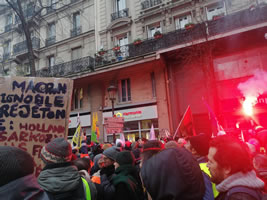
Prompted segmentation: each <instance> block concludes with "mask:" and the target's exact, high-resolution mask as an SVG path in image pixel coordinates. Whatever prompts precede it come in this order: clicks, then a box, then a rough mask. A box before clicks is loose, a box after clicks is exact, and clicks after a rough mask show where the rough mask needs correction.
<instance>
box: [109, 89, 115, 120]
mask: <svg viewBox="0 0 267 200" xmlns="http://www.w3.org/2000/svg"><path fill="white" fill-rule="evenodd" d="M116 93H117V87H116V86H114V85H110V86H109V87H108V96H109V100H110V101H111V105H112V117H113V116H114V101H115V100H116Z"/></svg>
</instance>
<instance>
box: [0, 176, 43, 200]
mask: <svg viewBox="0 0 267 200" xmlns="http://www.w3.org/2000/svg"><path fill="white" fill-rule="evenodd" d="M0 199H3V200H16V199H34V200H48V196H47V195H46V193H45V192H44V191H43V190H42V189H41V187H40V186H39V184H38V183H37V180H36V178H35V176H34V175H28V176H24V177H21V178H19V179H16V180H14V181H12V182H10V183H8V184H6V185H4V186H2V187H0Z"/></svg>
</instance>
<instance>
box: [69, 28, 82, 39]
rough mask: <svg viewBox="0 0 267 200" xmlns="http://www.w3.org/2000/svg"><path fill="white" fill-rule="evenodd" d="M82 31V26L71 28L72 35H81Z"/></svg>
mask: <svg viewBox="0 0 267 200" xmlns="http://www.w3.org/2000/svg"><path fill="white" fill-rule="evenodd" d="M81 33H82V27H81V26H79V27H75V28H74V29H72V30H70V36H71V37H75V36H77V35H80V34H81Z"/></svg>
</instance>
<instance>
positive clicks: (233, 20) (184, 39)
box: [45, 6, 267, 77]
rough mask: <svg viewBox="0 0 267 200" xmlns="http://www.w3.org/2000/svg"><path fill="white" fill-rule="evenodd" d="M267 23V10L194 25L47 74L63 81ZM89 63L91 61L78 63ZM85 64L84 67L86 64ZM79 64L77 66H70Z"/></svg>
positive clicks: (102, 53) (61, 66) (257, 9)
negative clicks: (78, 74)
mask: <svg viewBox="0 0 267 200" xmlns="http://www.w3.org/2000/svg"><path fill="white" fill-rule="evenodd" d="M266 21H267V6H265V7H261V8H256V9H255V10H253V11H249V10H244V11H241V12H238V13H234V14H232V15H229V16H225V17H222V18H219V19H216V20H213V21H208V22H203V23H200V24H195V25H194V26H192V27H191V28H190V29H181V30H176V31H173V32H168V33H166V34H163V36H162V37H161V38H159V39H147V40H143V41H141V42H140V43H132V44H129V45H126V46H122V47H116V48H113V49H110V50H105V51H104V50H103V51H99V52H98V53H96V54H95V56H94V58H92V57H90V60H89V61H86V62H85V61H78V60H77V61H71V62H67V63H62V64H60V65H59V66H57V67H55V69H53V71H52V72H51V73H48V72H45V73H46V76H56V77H59V76H61V77H64V76H71V75H75V73H79V72H85V71H87V72H88V73H90V72H91V71H92V70H100V69H101V68H102V67H104V66H107V65H111V64H115V63H119V62H121V61H124V60H128V59H133V58H135V57H140V56H144V55H148V54H152V53H153V52H156V51H158V50H160V49H164V48H169V47H172V46H174V45H182V44H186V43H187V44H188V43H192V45H193V44H194V41H196V40H200V39H202V40H204V41H205V39H206V38H207V37H210V36H214V35H219V34H223V33H226V32H229V31H232V30H237V29H240V28H243V27H247V26H251V25H255V24H259V23H263V22H266ZM83 59H85V60H86V59H89V58H88V57H85V58H81V59H79V60H83ZM83 62H84V63H83ZM71 63H78V64H71Z"/></svg>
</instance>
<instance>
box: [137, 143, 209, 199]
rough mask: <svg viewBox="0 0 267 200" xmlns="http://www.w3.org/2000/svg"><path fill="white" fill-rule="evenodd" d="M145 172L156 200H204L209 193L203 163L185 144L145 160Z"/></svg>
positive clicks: (149, 190)
mask: <svg viewBox="0 0 267 200" xmlns="http://www.w3.org/2000/svg"><path fill="white" fill-rule="evenodd" d="M141 176H142V180H143V183H144V186H145V188H146V189H147V191H148V192H149V194H150V195H151V197H152V199H153V200H202V198H203V196H204V193H205V184H204V180H203V175H202V172H201V169H200V167H199V164H198V163H197V161H196V160H195V159H194V158H193V156H192V154H191V153H190V152H188V151H187V150H186V149H183V148H179V149H178V148H177V149H176V148H170V149H165V150H163V151H161V152H159V153H158V154H156V155H154V156H152V157H151V158H150V159H148V160H147V161H145V162H144V163H143V165H142V168H141Z"/></svg>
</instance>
